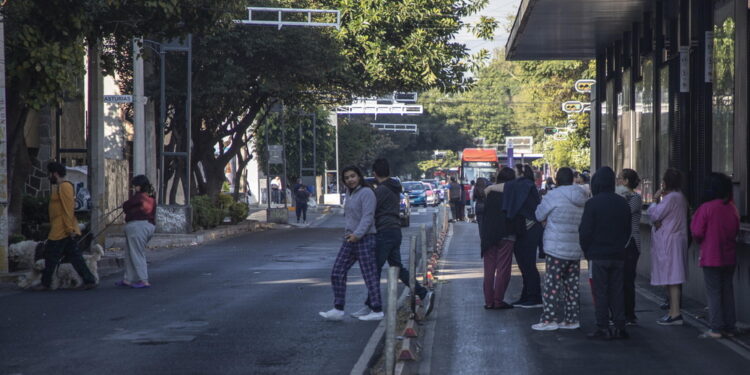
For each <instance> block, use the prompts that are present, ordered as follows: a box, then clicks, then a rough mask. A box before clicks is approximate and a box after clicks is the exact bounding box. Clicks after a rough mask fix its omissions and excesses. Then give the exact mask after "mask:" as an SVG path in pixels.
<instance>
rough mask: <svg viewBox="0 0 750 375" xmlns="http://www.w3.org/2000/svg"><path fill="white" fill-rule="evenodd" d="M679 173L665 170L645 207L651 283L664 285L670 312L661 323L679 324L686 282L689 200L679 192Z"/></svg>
mask: <svg viewBox="0 0 750 375" xmlns="http://www.w3.org/2000/svg"><path fill="white" fill-rule="evenodd" d="M681 189H682V173H680V171H678V170H677V169H674V168H669V169H667V171H666V172H664V177H662V187H661V189H659V190H658V191H657V192H656V193H655V194H654V200H656V202H654V203H652V204H651V206H649V208H648V215H649V217H650V218H651V223H652V227H653V229H652V233H651V243H652V246H651V285H663V286H665V287H666V288H667V292H668V294H669V313H668V314H667V315H665V316H664V317H663V318H661V319H659V320H658V321H657V323H658V324H661V325H682V323H683V320H682V314H681V313H680V294H681V288H680V287H681V285H682V284H683V283H684V282H685V280H686V276H685V253H686V252H687V248H688V220H687V219H688V202H687V199H685V196H684V195H683V194H682V192H681Z"/></svg>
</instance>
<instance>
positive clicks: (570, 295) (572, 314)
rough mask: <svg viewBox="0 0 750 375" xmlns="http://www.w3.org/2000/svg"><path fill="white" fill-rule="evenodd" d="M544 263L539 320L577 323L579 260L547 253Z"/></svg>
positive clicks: (578, 318)
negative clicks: (560, 257)
mask: <svg viewBox="0 0 750 375" xmlns="http://www.w3.org/2000/svg"><path fill="white" fill-rule="evenodd" d="M546 263H547V271H546V272H545V274H544V292H543V293H542V298H543V300H544V305H543V306H544V310H543V312H542V319H541V321H542V322H558V323H562V322H565V323H578V322H579V320H580V317H579V316H580V312H581V305H580V298H581V295H580V293H579V292H578V282H579V276H580V271H581V265H580V261H579V260H564V259H559V258H555V257H553V256H551V255H549V254H547V258H546ZM560 312H562V316H560V314H559V313H560Z"/></svg>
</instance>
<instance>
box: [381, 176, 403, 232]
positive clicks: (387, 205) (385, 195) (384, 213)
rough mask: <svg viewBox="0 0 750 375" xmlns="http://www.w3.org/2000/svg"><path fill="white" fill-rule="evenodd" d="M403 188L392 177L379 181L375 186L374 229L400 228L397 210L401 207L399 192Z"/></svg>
mask: <svg viewBox="0 0 750 375" xmlns="http://www.w3.org/2000/svg"><path fill="white" fill-rule="evenodd" d="M401 191H403V188H402V187H401V183H400V182H398V181H397V180H395V179H393V178H389V179H387V180H385V181H383V183H379V184H378V187H377V188H375V199H377V206H376V207H375V229H377V231H378V232H380V231H381V230H384V229H394V228H398V229H400V228H401V220H400V219H399V210H400V208H401V197H400V196H399V194H401Z"/></svg>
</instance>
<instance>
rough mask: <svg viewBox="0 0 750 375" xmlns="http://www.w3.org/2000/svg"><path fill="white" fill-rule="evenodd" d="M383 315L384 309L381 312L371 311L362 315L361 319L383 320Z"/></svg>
mask: <svg viewBox="0 0 750 375" xmlns="http://www.w3.org/2000/svg"><path fill="white" fill-rule="evenodd" d="M383 316H385V315H384V314H383V312H382V311H380V312H375V311H370V313H369V314H367V315H363V316H360V317H359V320H364V321H371V320H383Z"/></svg>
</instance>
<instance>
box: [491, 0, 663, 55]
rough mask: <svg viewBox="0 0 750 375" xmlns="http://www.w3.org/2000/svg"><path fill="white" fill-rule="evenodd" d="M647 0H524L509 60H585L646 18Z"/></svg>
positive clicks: (509, 45)
mask: <svg viewBox="0 0 750 375" xmlns="http://www.w3.org/2000/svg"><path fill="white" fill-rule="evenodd" d="M651 3H652V2H651V1H648V0H522V2H521V6H520V7H519V8H518V15H517V16H516V20H515V22H514V24H513V29H512V30H511V32H510V37H509V38H508V43H507V44H506V45H505V51H506V52H505V53H506V58H507V59H508V60H585V59H593V58H595V57H596V47H597V46H603V45H606V44H609V43H611V42H613V41H615V40H617V39H622V34H623V32H625V31H629V30H632V27H633V23H634V22H640V21H642V19H643V12H644V9H646V7H650V6H651Z"/></svg>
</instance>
